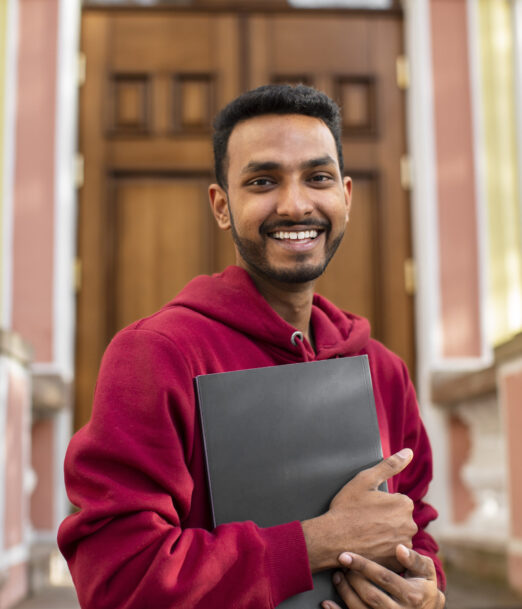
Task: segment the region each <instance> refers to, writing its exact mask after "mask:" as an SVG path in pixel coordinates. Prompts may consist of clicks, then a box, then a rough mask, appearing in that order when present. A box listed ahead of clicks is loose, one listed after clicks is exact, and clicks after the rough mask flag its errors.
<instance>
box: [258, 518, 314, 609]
mask: <svg viewBox="0 0 522 609" xmlns="http://www.w3.org/2000/svg"><path fill="white" fill-rule="evenodd" d="M262 535H263V537H264V538H265V541H266V552H267V555H266V560H267V567H268V572H269V575H270V582H271V587H272V601H273V603H274V606H277V605H279V604H280V603H282V602H283V601H284V600H286V599H287V598H289V597H290V596H294V595H295V594H300V593H301V592H306V591H307V590H312V589H313V587H314V584H313V581H312V573H311V572H310V563H309V561H308V551H307V549H306V542H305V538H304V534H303V527H302V526H301V523H300V522H299V521H295V522H290V523H288V524H281V525H278V526H275V527H269V528H266V529H262Z"/></svg>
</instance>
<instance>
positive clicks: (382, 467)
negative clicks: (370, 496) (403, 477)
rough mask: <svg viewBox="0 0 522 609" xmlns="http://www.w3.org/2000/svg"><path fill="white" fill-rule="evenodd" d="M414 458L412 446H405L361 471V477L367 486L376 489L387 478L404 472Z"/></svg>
mask: <svg viewBox="0 0 522 609" xmlns="http://www.w3.org/2000/svg"><path fill="white" fill-rule="evenodd" d="M412 458H413V451H412V450H411V448H403V449H402V450H400V451H399V452H397V453H395V454H394V455H391V457H388V458H387V459H383V460H382V461H381V462H380V463H377V465H374V466H373V467H370V468H368V469H365V470H364V471H362V472H360V473H359V477H360V478H363V483H364V485H365V486H367V488H369V489H372V490H376V489H378V488H379V486H380V485H381V484H382V483H383V482H384V481H385V480H388V478H391V477H392V476H395V475H396V474H398V473H399V472H402V470H403V469H404V468H405V467H406V466H407V465H408V464H409V462H410V461H411V460H412Z"/></svg>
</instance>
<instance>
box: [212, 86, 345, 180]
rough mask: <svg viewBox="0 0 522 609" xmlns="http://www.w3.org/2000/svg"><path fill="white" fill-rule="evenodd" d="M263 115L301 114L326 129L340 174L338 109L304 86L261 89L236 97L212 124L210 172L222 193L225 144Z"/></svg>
mask: <svg viewBox="0 0 522 609" xmlns="http://www.w3.org/2000/svg"><path fill="white" fill-rule="evenodd" d="M265 114H304V115H305V116H312V117H314V118H318V119H320V120H321V121H323V123H324V124H325V125H326V126H327V127H328V129H330V131H331V133H332V135H333V138H334V140H335V145H336V148H337V157H338V160H339V168H340V170H341V174H342V173H343V171H344V163H343V150H342V143H341V113H340V110H339V106H338V105H337V104H336V103H335V102H334V101H333V100H332V99H330V98H329V97H328V95H326V93H323V92H322V91H318V90H317V89H314V88H313V87H308V86H306V85H302V84H299V85H295V86H292V85H286V84H277V85H263V86H261V87H258V88H257V89H253V90H252V91H247V92H246V93H243V94H242V95H240V96H239V97H236V99H234V100H233V101H231V102H230V103H229V104H228V105H227V106H225V107H224V108H223V110H221V112H219V114H218V115H217V116H216V118H215V120H214V139H213V143H214V170H215V173H216V180H217V183H218V184H219V185H220V186H221V188H224V189H225V190H226V188H227V176H226V173H227V167H226V157H227V148H228V140H229V138H230V134H231V133H232V131H233V130H234V127H235V126H236V125H237V124H238V123H240V122H241V121H245V120H248V119H249V118H255V117H257V116H263V115H265Z"/></svg>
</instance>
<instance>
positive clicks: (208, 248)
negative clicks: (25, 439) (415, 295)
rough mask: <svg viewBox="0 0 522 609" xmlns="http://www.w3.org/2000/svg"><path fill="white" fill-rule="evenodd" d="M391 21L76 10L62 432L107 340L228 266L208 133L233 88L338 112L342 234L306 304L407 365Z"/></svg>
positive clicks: (87, 403)
mask: <svg viewBox="0 0 522 609" xmlns="http://www.w3.org/2000/svg"><path fill="white" fill-rule="evenodd" d="M400 38H401V21H400V18H398V17H393V18H392V17H390V16H388V17H382V18H377V17H375V16H374V15H373V14H368V16H364V15H361V14H358V16H357V17H354V16H352V15H351V14H350V13H347V12H344V13H335V14H332V13H330V14H329V16H321V15H320V14H318V13H316V12H313V11H310V12H305V13H302V14H301V13H299V15H298V14H297V13H296V12H293V11H289V10H286V11H275V12H271V13H270V14H260V13H253V12H252V13H249V12H246V13H242V14H241V15H237V14H234V13H229V12H226V11H213V12H205V11H204V10H203V9H201V10H192V11H189V10H174V9H171V10H150V11H145V10H135V11H132V10H122V11H117V10H109V11H108V10H102V9H97V10H95V9H88V10H85V11H84V14H83V20H82V47H83V51H84V53H85V55H86V60H87V78H86V82H85V84H84V86H83V88H82V92H81V113H80V148H81V151H82V153H83V155H84V158H85V185H84V187H83V189H82V191H81V198H80V214H79V255H80V259H81V263H82V286H81V291H80V293H79V297H78V323H77V328H78V330H77V365H76V417H75V419H76V420H75V423H76V426H77V427H79V426H80V425H82V424H84V423H85V422H86V421H87V420H88V418H89V415H90V408H91V401H92V392H93V388H94V384H95V380H96V374H97V370H98V366H99V362H100V359H101V356H102V353H103V350H104V349H105V347H106V345H107V344H108V342H109V340H110V338H111V337H112V336H113V335H114V333H115V332H116V331H117V330H119V329H120V328H122V327H123V326H125V325H127V324H128V323H130V322H132V321H133V320H134V319H137V318H139V317H142V316H144V315H147V314H150V313H152V312H154V311H155V310H156V309H158V308H159V307H160V306H161V305H162V304H164V303H165V302H166V301H168V300H170V299H171V298H172V297H173V296H174V295H175V294H176V293H177V292H178V291H179V290H180V289H181V288H182V287H183V285H185V283H186V282H187V281H188V280H189V279H190V278H192V277H193V276H195V275H197V274H200V273H212V272H216V271H219V270H221V269H222V268H224V267H225V266H226V265H227V264H229V263H232V262H233V259H234V257H233V248H232V245H231V241H230V236H229V234H224V233H222V232H220V231H219V230H218V229H217V228H216V227H215V225H214V221H213V218H212V216H211V213H210V209H209V206H208V202H207V185H208V183H209V182H210V181H211V179H212V149H211V121H212V118H213V116H214V114H215V113H216V112H217V110H218V109H219V108H220V107H222V106H223V105H224V104H225V103H227V102H228V101H230V100H231V99H232V98H234V97H235V96H236V95H238V94H239V93H240V92H241V90H244V89H247V88H251V87H253V86H256V85H258V84H262V83H265V82H271V81H272V82H276V81H290V82H291V81H297V80H299V81H305V82H308V83H310V84H313V85H315V86H317V87H319V88H322V89H324V90H325V91H326V92H327V93H329V94H330V95H332V96H333V97H335V98H337V99H338V100H339V101H341V102H342V103H343V116H344V122H345V140H344V152H345V156H346V167H347V170H348V173H349V174H350V175H352V176H353V177H354V179H355V192H354V209H353V213H352V218H351V221H350V227H349V232H348V234H347V238H346V239H345V242H344V243H343V245H342V246H341V249H340V252H339V253H338V254H337V256H336V258H334V260H333V261H332V263H331V268H330V269H329V270H328V272H327V275H325V277H324V278H322V279H321V280H320V291H321V292H322V293H323V294H325V295H326V296H327V297H329V298H331V299H332V300H334V301H335V302H336V303H337V304H339V305H340V306H341V307H343V308H347V309H350V310H353V311H354V312H357V313H360V314H362V315H366V316H367V317H369V319H370V321H371V322H372V325H373V328H374V336H376V337H377V338H380V339H381V340H383V341H384V342H385V343H386V344H388V345H389V346H390V347H391V348H392V349H394V350H396V351H397V352H398V353H399V354H400V355H402V356H403V357H405V359H406V360H407V362H408V363H409V364H410V365H411V364H412V363H413V341H412V315H411V313H412V311H411V299H410V297H408V296H407V295H406V294H405V292H404V282H403V279H402V272H403V264H404V260H405V259H406V258H407V257H408V256H409V225H408V214H407V199H406V197H405V195H404V193H403V192H402V191H401V189H400V184H399V159H400V156H401V154H403V152H404V124H403V118H402V117H403V107H402V98H401V94H400V92H399V90H398V89H397V87H396V85H395V80H394V78H395V77H394V74H395V58H396V56H397V55H398V54H399V53H400V50H401V46H400Z"/></svg>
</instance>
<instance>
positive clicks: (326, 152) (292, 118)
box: [227, 114, 337, 169]
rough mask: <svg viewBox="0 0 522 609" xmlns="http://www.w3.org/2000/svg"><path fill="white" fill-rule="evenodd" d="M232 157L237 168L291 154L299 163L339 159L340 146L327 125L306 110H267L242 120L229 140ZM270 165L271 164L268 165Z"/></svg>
mask: <svg viewBox="0 0 522 609" xmlns="http://www.w3.org/2000/svg"><path fill="white" fill-rule="evenodd" d="M227 152H228V154H227V156H228V161H229V163H230V162H233V164H234V165H235V166H236V169H238V168H239V167H241V168H245V167H247V166H249V165H252V164H255V163H270V162H272V163H280V162H282V161H284V160H286V161H288V157H289V155H291V158H292V159H293V160H294V161H295V162H296V163H298V164H303V163H310V162H311V161H312V160H314V159H323V161H325V162H326V163H328V162H329V159H328V157H330V158H331V159H332V160H334V162H336V161H335V159H336V157H337V148H336V144H335V140H334V137H333V135H332V133H331V131H330V129H329V128H328V127H327V125H326V124H325V123H324V122H323V121H322V120H321V119H319V118H315V117H312V116H307V115H303V114H283V115H278V114H266V115H261V116H257V117H253V118H249V119H246V120H244V121H241V122H240V123H238V124H237V125H236V126H235V128H234V130H233V131H232V133H231V135H230V139H229V142H228V150H227ZM267 169H268V167H267Z"/></svg>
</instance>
